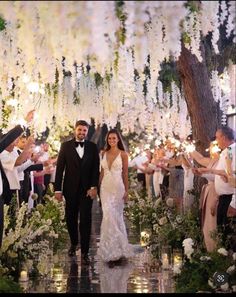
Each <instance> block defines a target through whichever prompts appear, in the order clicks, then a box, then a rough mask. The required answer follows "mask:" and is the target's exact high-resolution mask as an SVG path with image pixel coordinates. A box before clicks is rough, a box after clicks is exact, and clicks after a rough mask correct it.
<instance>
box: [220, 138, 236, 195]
mask: <svg viewBox="0 0 236 297" xmlns="http://www.w3.org/2000/svg"><path fill="white" fill-rule="evenodd" d="M229 147H230V148H231V152H232V164H235V149H236V143H232V144H231V145H230V146H229ZM227 153H228V148H225V149H224V150H223V151H222V152H221V154H220V159H219V161H218V163H217V165H216V169H217V170H226V168H227V165H226V161H225V159H226V156H227ZM233 166H234V165H233ZM232 170H234V168H232ZM215 190H216V193H217V194H218V195H230V194H234V193H235V188H233V187H231V186H230V185H229V184H228V183H225V182H224V181H223V180H222V178H221V177H220V176H219V175H215Z"/></svg>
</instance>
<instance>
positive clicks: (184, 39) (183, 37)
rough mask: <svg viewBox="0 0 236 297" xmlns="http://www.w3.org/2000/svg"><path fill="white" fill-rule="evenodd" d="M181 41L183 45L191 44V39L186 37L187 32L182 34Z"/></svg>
mask: <svg viewBox="0 0 236 297" xmlns="http://www.w3.org/2000/svg"><path fill="white" fill-rule="evenodd" d="M182 40H183V43H184V44H190V43H191V38H190V36H189V35H188V33H187V32H183V33H182Z"/></svg>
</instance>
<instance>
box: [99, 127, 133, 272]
mask: <svg viewBox="0 0 236 297" xmlns="http://www.w3.org/2000/svg"><path fill="white" fill-rule="evenodd" d="M99 184H100V198H101V204H102V212H103V218H102V224H101V236H100V244H99V248H98V255H99V256H100V257H101V259H102V260H103V261H104V262H108V264H109V267H114V265H115V264H119V263H120V262H121V261H122V259H126V258H129V257H132V256H133V255H134V251H133V248H132V245H131V244H129V243H128V237H127V232H126V227H125V223H124V217H123V209H124V203H126V202H127V199H128V155H127V153H126V152H125V150H124V145H123V143H122V141H121V136H120V134H119V132H118V131H117V130H115V129H112V130H110V131H109V132H108V134H107V136H106V145H105V151H104V153H103V155H102V160H101V173H100V180H99Z"/></svg>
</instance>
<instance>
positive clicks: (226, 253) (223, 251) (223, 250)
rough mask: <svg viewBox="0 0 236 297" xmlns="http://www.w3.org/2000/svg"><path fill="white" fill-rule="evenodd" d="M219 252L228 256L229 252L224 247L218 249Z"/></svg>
mask: <svg viewBox="0 0 236 297" xmlns="http://www.w3.org/2000/svg"><path fill="white" fill-rule="evenodd" d="M217 252H218V253H219V254H221V255H223V256H228V252H227V251H226V249H224V248H220V249H218V250H217Z"/></svg>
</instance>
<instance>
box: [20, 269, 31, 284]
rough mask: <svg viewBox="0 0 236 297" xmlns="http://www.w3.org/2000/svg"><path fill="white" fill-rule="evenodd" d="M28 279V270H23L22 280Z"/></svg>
mask: <svg viewBox="0 0 236 297" xmlns="http://www.w3.org/2000/svg"><path fill="white" fill-rule="evenodd" d="M28 280H29V278H28V273H27V271H25V270H22V271H21V273H20V281H22V282H25V281H28Z"/></svg>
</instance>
